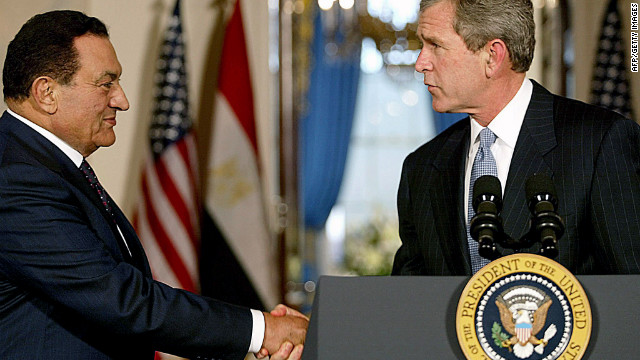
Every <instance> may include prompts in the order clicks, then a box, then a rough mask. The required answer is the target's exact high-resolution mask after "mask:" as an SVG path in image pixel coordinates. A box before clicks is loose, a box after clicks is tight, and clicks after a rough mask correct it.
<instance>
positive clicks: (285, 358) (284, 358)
mask: <svg viewBox="0 0 640 360" xmlns="http://www.w3.org/2000/svg"><path fill="white" fill-rule="evenodd" d="M263 314H264V322H265V332H264V340H263V341H262V349H260V352H259V353H257V354H256V357H257V358H258V359H264V358H266V357H268V356H270V359H271V360H299V359H300V358H301V357H302V350H303V344H304V339H305V336H306V335H307V327H308V326H309V319H308V318H307V317H306V316H304V315H302V314H301V313H299V312H298V311H296V310H293V309H291V308H289V307H287V306H285V305H282V304H280V305H278V306H276V307H275V308H274V309H273V310H272V311H271V312H270V313H266V312H265V313H263Z"/></svg>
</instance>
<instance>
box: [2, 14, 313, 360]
mask: <svg viewBox="0 0 640 360" xmlns="http://www.w3.org/2000/svg"><path fill="white" fill-rule="evenodd" d="M121 71H122V69H121V66H120V63H119V62H118V59H117V57H116V53H115V51H114V49H113V47H112V45H111V42H110V41H109V38H108V33H107V29H106V27H105V26H104V24H103V23H102V22H100V20H98V19H96V18H91V17H88V16H86V15H84V14H82V13H79V12H75V11H54V12H49V13H45V14H41V15H37V16H35V17H33V18H32V19H31V20H29V21H28V22H27V23H26V24H25V25H24V26H23V27H22V29H21V30H20V31H19V33H18V34H17V35H16V37H15V39H14V40H13V41H12V42H11V44H10V45H9V47H8V50H7V57H6V60H5V64H4V69H3V84H4V97H5V101H6V103H7V105H8V107H9V110H8V111H7V112H5V113H4V114H3V115H2V117H1V118H0V358H2V359H153V358H154V351H156V350H157V351H162V352H167V353H172V354H176V355H179V356H186V357H193V358H216V359H243V358H244V357H245V355H246V354H247V353H248V352H255V353H259V357H264V356H267V355H268V354H271V355H272V357H271V358H272V359H286V358H288V359H299V358H300V356H301V352H302V345H301V344H302V343H303V342H304V336H305V334H306V328H307V324H308V320H307V319H306V318H305V317H304V316H302V315H301V314H299V313H297V312H295V311H294V310H292V309H289V308H286V307H284V306H283V305H280V306H278V307H277V308H276V309H275V310H274V312H273V314H270V313H262V312H260V311H255V310H251V309H246V308H242V307H238V306H234V305H230V304H226V303H223V302H220V301H216V300H214V299H210V298H206V297H202V296H198V295H195V294H193V293H189V292H187V291H182V290H178V289H174V288H171V287H169V286H167V285H164V284H162V283H159V282H156V281H154V280H153V279H152V277H151V272H150V269H149V265H148V263H147V259H146V256H145V254H144V250H143V248H142V246H141V244H140V242H139V240H138V238H137V236H136V234H135V231H134V229H133V228H132V226H131V224H130V223H129V221H127V219H126V218H125V216H124V214H123V213H122V211H120V209H118V207H117V205H116V204H115V203H114V202H113V201H112V200H111V199H110V198H109V196H108V195H107V194H106V192H105V191H104V189H103V188H102V187H101V186H100V184H99V182H98V181H97V178H95V174H93V172H92V170H91V169H90V167H89V166H88V164H87V163H86V161H85V160H84V159H85V158H86V157H87V156H89V155H90V154H91V153H93V152H94V151H95V150H96V149H98V148H99V147H102V146H110V145H112V144H113V143H114V141H115V134H114V131H113V127H114V126H115V125H116V113H117V111H126V110H127V109H128V108H129V103H128V101H127V98H126V96H125V94H124V91H123V89H122V88H121V87H120V83H119V79H120V74H121ZM294 345H297V346H296V347H295V348H294Z"/></svg>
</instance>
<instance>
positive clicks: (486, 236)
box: [469, 175, 504, 260]
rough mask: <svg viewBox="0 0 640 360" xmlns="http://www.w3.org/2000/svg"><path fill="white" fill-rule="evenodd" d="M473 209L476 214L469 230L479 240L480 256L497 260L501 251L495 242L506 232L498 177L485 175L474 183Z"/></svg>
mask: <svg viewBox="0 0 640 360" xmlns="http://www.w3.org/2000/svg"><path fill="white" fill-rule="evenodd" d="M472 206H473V209H474V210H475V212H476V215H475V216H474V217H473V219H471V222H470V224H469V232H470V234H471V237H472V238H473V239H475V240H476V241H478V253H479V254H480V256H482V257H484V258H486V259H489V260H495V259H497V258H499V257H500V253H499V251H498V249H497V248H496V245H495V243H496V242H500V239H501V237H502V236H503V234H504V231H503V229H502V219H501V218H500V216H499V214H500V211H502V186H501V185H500V180H498V178H497V177H495V176H491V175H484V176H481V177H479V178H478V179H477V180H476V181H475V183H474V184H473V202H472Z"/></svg>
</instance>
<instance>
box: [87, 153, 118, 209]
mask: <svg viewBox="0 0 640 360" xmlns="http://www.w3.org/2000/svg"><path fill="white" fill-rule="evenodd" d="M80 170H81V171H82V173H83V174H84V177H85V178H86V179H87V181H88V182H89V185H91V188H93V190H95V191H96V193H98V196H100V200H101V201H102V205H103V206H104V208H105V210H107V213H108V214H109V215H110V216H111V219H112V220H113V221H115V218H114V217H113V209H112V208H111V204H109V196H108V195H107V192H106V191H105V190H104V188H103V187H102V185H100V182H99V181H98V177H97V176H96V173H95V172H94V171H93V169H92V168H91V165H89V163H88V162H87V161H86V160H82V164H80Z"/></svg>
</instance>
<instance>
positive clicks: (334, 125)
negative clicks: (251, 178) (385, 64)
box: [300, 11, 361, 231]
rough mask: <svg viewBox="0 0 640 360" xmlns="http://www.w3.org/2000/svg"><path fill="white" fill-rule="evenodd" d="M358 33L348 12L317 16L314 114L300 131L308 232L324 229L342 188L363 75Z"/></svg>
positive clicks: (310, 96)
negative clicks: (346, 13)
mask: <svg viewBox="0 0 640 360" xmlns="http://www.w3.org/2000/svg"><path fill="white" fill-rule="evenodd" d="M356 25H357V24H356ZM357 30H358V29H357V26H354V24H353V23H352V22H350V21H348V19H344V14H343V13H342V12H339V11H334V12H327V11H317V12H316V16H315V20H314V40H313V47H312V52H313V55H312V60H311V61H312V63H311V75H310V82H309V89H308V93H307V100H308V101H307V103H308V105H307V106H308V111H307V113H306V116H304V117H303V118H302V123H301V131H300V152H301V156H300V159H301V161H302V162H301V167H300V169H301V176H300V188H301V191H302V199H301V201H302V206H301V208H302V209H303V216H304V225H305V227H306V228H307V229H308V230H314V231H319V230H321V229H322V228H323V226H324V224H325V222H326V220H327V217H328V216H329V213H330V212H331V208H332V207H333V205H334V204H335V202H336V199H337V197H338V193H339V191H340V185H341V184H342V178H343V173H344V168H345V162H346V157H347V151H348V148H349V142H350V137H351V129H352V124H353V116H354V112H355V104H356V94H357V89H358V80H359V75H360V48H361V44H360V43H361V39H360V35H358V31H357Z"/></svg>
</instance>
